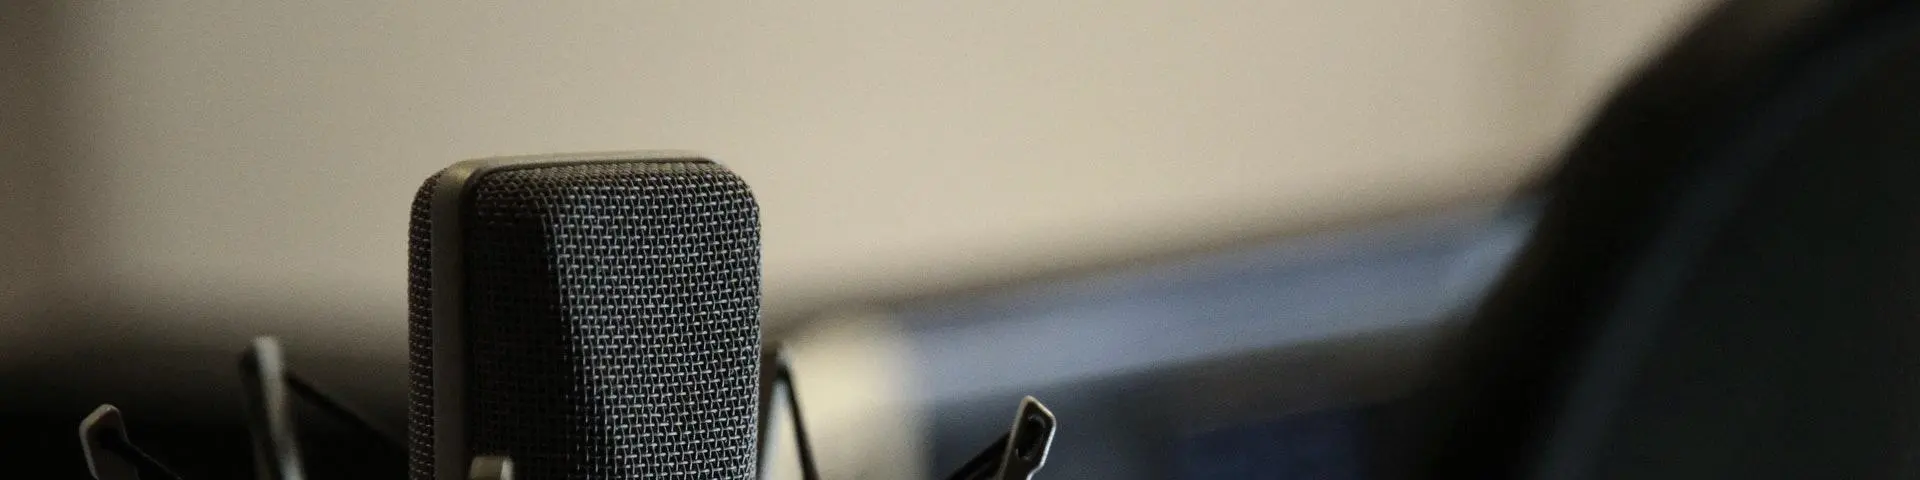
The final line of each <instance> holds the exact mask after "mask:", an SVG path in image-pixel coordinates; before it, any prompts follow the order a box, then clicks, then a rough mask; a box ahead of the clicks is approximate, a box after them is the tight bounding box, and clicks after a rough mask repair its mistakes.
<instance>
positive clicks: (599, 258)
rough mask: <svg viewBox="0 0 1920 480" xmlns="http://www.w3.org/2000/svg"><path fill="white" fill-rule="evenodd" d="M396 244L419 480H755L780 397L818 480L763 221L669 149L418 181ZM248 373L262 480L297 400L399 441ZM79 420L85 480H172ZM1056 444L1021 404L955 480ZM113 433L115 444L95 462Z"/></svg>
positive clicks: (718, 176) (506, 163)
mask: <svg viewBox="0 0 1920 480" xmlns="http://www.w3.org/2000/svg"><path fill="white" fill-rule="evenodd" d="M408 228H409V236H408V237H409V239H408V252H409V254H408V262H407V270H408V288H407V299H408V360H409V366H408V377H409V380H410V383H411V387H410V391H409V394H408V396H409V402H408V404H409V408H408V426H407V433H406V439H407V440H406V442H405V443H406V447H405V448H406V450H407V452H408V461H407V465H408V467H407V474H408V476H409V478H410V479H412V480H469V479H483V478H484V479H509V478H519V479H614V478H683V479H737V480H744V479H751V478H757V476H758V467H759V464H760V461H761V460H762V458H763V457H762V455H763V453H764V452H761V451H760V448H761V445H762V443H761V442H762V441H763V438H762V435H761V432H762V431H764V428H765V427H764V422H765V421H766V417H765V413H766V412H768V411H769V409H770V408H773V407H772V406H771V405H770V402H771V401H772V400H773V398H772V397H774V396H775V395H776V394H778V395H780V396H782V397H784V399H785V400H786V402H787V403H786V407H787V408H789V409H792V411H793V414H792V415H791V416H790V417H791V418H792V419H793V421H794V422H795V426H796V428H795V431H796V434H797V435H798V436H799V437H800V438H799V439H798V440H799V442H797V444H798V445H799V446H800V448H801V459H802V462H803V467H804V468H803V471H804V475H805V476H806V477H807V478H809V479H812V478H817V477H818V473H817V472H816V471H815V469H814V467H813V462H812V458H811V451H810V448H811V447H810V443H809V442H808V441H807V439H806V433H805V430H804V427H801V426H800V424H799V419H800V417H801V416H800V415H799V411H798V410H799V405H798V404H797V403H796V402H794V399H795V395H794V394H793V387H794V384H793V380H794V379H793V375H792V373H791V371H790V369H789V368H788V367H787V366H786V363H785V362H784V360H783V356H782V355H781V354H780V351H779V350H778V348H777V347H776V348H771V349H763V348H762V345H761V339H760V318H759V312H760V287H761V280H760V225H759V207H758V205H757V204H756V202H755V200H754V197H753V195H752V193H751V191H750V190H749V189H748V187H747V185H746V184H745V182H743V181H742V180H741V179H740V178H739V177H738V176H736V175H734V174H733V173H732V172H730V171H728V170H727V169H726V168H724V167H722V166H720V165H719V164H717V163H714V162H712V161H710V160H707V159H704V158H701V157H699V156H697V155H694V154H688V153H678V152H620V153H590V154H565V155H546V156H530V157H500V158H490V159H480V160H470V161H465V162H460V163H457V164H454V165H453V166H450V167H448V168H446V169H444V170H441V171H440V172H439V173H437V174H434V175H433V176H431V177H430V178H428V179H427V180H426V181H425V182H423V184H422V185H421V187H420V189H419V190H418V191H417V192H416V195H415V197H414V200H413V204H412V211H411V221H410V223H409V227H408ZM766 369H771V371H766ZM241 370H242V373H243V378H244V380H245V381H244V382H243V385H244V386H245V387H246V388H247V390H248V391H247V402H246V406H247V420H248V424H249V426H250V428H251V429H252V430H253V432H254V441H255V443H254V446H255V448H254V450H255V452H256V455H255V458H256V462H257V464H256V472H257V475H258V476H259V477H260V478H263V479H271V480H291V479H299V478H304V473H303V472H302V468H301V463H300V458H299V457H300V454H299V448H298V446H297V440H296V438H297V436H296V435H294V433H293V418H292V414H291V410H290V409H289V408H288V407H287V405H286V403H287V402H288V401H289V400H288V399H289V397H304V398H307V399H309V400H311V401H312V402H313V403H315V404H316V405H318V406H320V407H322V410H323V411H325V412H328V413H330V414H332V415H334V416H338V417H342V418H345V419H347V420H349V421H350V423H352V424H354V425H358V426H360V427H363V428H362V429H363V430H364V431H365V432H366V433H368V434H369V436H371V437H375V438H390V437H391V436H390V435H386V434H385V432H384V429H381V428H379V427H378V426H377V425H375V423H374V422H371V421H369V420H368V418H369V417H367V416H366V415H362V414H360V413H359V412H358V411H357V410H355V409H353V408H349V407H348V406H346V404H345V403H344V402H340V401H337V400H334V399H332V398H331V397H329V396H327V395H326V394H324V392H322V391H320V389H318V388H315V387H314V386H313V385H311V384H310V383H308V382H305V381H304V380H302V379H301V378H300V377H299V376H297V375H295V374H294V373H293V371H292V370H290V369H288V368H287V366H286V365H285V362H284V360H283V359H281V358H280V349H279V345H278V343H277V341H275V340H273V339H271V338H262V339H256V340H255V342H254V344H253V346H252V348H249V349H248V350H247V352H246V353H245V354H244V355H243V356H242V361H241ZM103 408H106V409H111V406H103ZM104 418H109V419H111V420H113V422H112V423H111V425H115V426H117V425H118V418H119V417H118V414H117V410H116V411H114V412H113V413H112V414H111V415H107V416H106V417H104ZM89 419H90V421H91V420H93V418H92V417H90V418H89ZM93 424H103V423H102V422H97V421H96V422H93ZM87 425H89V424H83V428H82V438H83V443H84V442H89V441H91V442H93V443H86V444H85V445H87V448H88V452H89V456H88V459H89V462H90V464H92V465H90V466H97V465H102V464H103V463H102V462H108V463H113V462H117V463H114V465H111V466H109V467H108V468H105V469H104V470H103V469H101V468H95V470H94V471H95V476H96V478H101V479H106V478H109V477H112V478H137V475H132V476H120V474H118V473H114V474H109V475H103V474H102V473H100V472H102V471H109V472H122V471H127V469H125V468H121V469H119V470H114V468H112V467H116V466H125V465H138V466H142V467H141V468H142V471H153V472H162V471H164V466H161V465H159V463H158V461H157V460H155V459H152V458H151V457H146V456H144V454H139V455H138V456H134V455H133V454H137V453H138V450H137V448H132V447H131V442H129V441H124V440H125V437H124V429H123V428H119V429H111V430H109V429H103V428H101V427H98V426H96V427H93V430H88V428H89V427H87ZM1054 428H1055V420H1054V417H1053V415H1052V413H1051V412H1050V411H1048V410H1047V409H1046V408H1045V407H1044V406H1042V405H1040V403H1039V402H1038V401H1036V400H1033V399H1032V398H1030V397H1029V398H1027V399H1026V400H1024V401H1023V402H1022V404H1021V406H1020V409H1019V410H1018V412H1017V414H1016V417H1015V422H1014V424H1013V428H1012V429H1011V430H1010V431H1009V432H1008V433H1007V434H1006V435H1003V436H1002V437H1001V438H1000V439H999V440H997V441H996V442H994V443H993V444H991V445H990V446H989V448H988V449H987V450H986V451H983V452H982V453H981V455H980V456H979V457H977V458H975V460H974V461H971V462H968V463H967V464H966V465H964V466H962V467H961V469H960V472H958V473H956V474H955V476H954V477H953V478H957V479H994V478H1023V479H1024V478H1030V477H1031V475H1032V472H1033V471H1035V470H1038V469H1039V467H1040V465H1041V464H1043V463H1044V461H1045V457H1046V451H1047V449H1048V448H1049V446H1050V445H1051V440H1052V438H1053V430H1054ZM102 432H106V433H102ZM113 432H118V436H117V437H116V436H115V435H113ZM115 438H118V439H119V440H122V441H119V442H117V443H115V442H108V443H110V444H111V445H115V446H121V445H124V446H125V447H126V448H117V449H111V451H110V452H108V453H103V454H102V455H100V456H98V457H96V456H94V455H92V452H95V451H106V450H105V449H102V448H96V447H97V446H98V445H102V443H101V439H107V440H113V439H115ZM116 452H117V453H116Z"/></svg>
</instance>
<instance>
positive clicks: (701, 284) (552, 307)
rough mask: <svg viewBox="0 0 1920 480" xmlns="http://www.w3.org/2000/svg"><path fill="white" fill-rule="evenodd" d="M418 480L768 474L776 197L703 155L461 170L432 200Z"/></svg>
mask: <svg viewBox="0 0 1920 480" xmlns="http://www.w3.org/2000/svg"><path fill="white" fill-rule="evenodd" d="M413 212H414V214H413V221H412V226H411V235H410V240H409V244H410V248H409V251H410V252H411V254H410V257H409V261H408V263H409V266H408V271H409V277H410V279H409V288H408V303H409V311H410V315H409V316H410V318H411V320H410V326H409V332H408V337H409V345H410V348H409V353H408V355H409V357H410V360H411V368H410V369H409V376H410V377H411V379H412V383H413V388H412V392H411V394H410V397H411V409H410V412H409V417H410V419H411V422H410V427H409V430H410V435H409V437H410V439H411V441H410V444H411V446H412V452H411V457H412V461H411V464H412V467H411V470H412V472H411V477H412V478H413V479H414V480H465V478H466V477H467V469H468V466H469V463H470V462H471V461H472V460H473V459H474V457H475V456H480V455H487V456H504V457H507V458H510V459H511V462H512V465H513V468H514V470H515V472H516V474H517V475H520V476H523V477H524V478H536V479H538V478H555V479H559V478H576V479H603V478H703V479H748V478H753V477H754V472H755V470H754V469H755V459H756V453H755V421H756V417H757V415H756V412H755V408H756V404H757V398H758V397H757V391H758V382H759V352H760V319H759V312H760V224H759V208H758V206H757V205H756V204H755V203H754V199H753V195H752V193H750V192H749V191H748V189H747V186H746V184H745V183H744V182H742V181H741V180H740V178H739V177H737V176H735V175H734V174H733V173H732V172H729V171H728V170H727V169H725V168H723V167H721V166H720V165H718V164H715V163H713V162H711V161H707V160H705V159H701V158H699V157H697V156H693V155H687V154H674V153H613V154H586V155H561V156H547V157H510V158H496V159H484V160H473V161H467V162H461V163H458V164H455V165H453V166H452V167H449V168H447V169H446V170H443V171H441V172H440V173H439V174H438V175H435V176H433V177H432V178H430V179H428V180H427V181H426V183H425V185H423V186H422V187H421V188H420V192H419V194H418V195H417V197H416V200H415V201H414V206H413Z"/></svg>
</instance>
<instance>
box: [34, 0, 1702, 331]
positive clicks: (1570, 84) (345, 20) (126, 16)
mask: <svg viewBox="0 0 1920 480" xmlns="http://www.w3.org/2000/svg"><path fill="white" fill-rule="evenodd" d="M1697 3H1698V2H1697V1H1695V0H1637V1H1587V0H1578V1H1577V0H1563V1H1544V0H1452V1H1439V2H1434V1H1414V0H1392V1H1389V0H1346V1H1272V0H1246V1H1201V2H1171V1H1144V0H1126V1H1099V2H1093V1H1086V2H1016V1H991V2H893V1H879V0H838V1H819V2H752V3H748V2H596V3H585V2H519V3H508V4H505V5H496V6H489V7H481V6H478V5H477V4H474V3H470V2H451V1H435V2H377V1H349V2H253V1H198V2H178V1H156V2H98V3H89V4H86V5H82V6H74V7H70V10H69V11H65V12H63V13H62V14H61V15H60V16H59V17H58V18H54V19H53V20H52V21H53V23H54V25H53V26H52V27H49V28H52V29H53V30H55V31H57V32H58V33H57V34H56V35H54V37H56V39H57V40H58V42H56V43H57V45H55V46H54V47H53V48H54V49H55V51H54V53H55V54H57V55H58V56H59V57H60V58H61V59H62V60H63V63H62V70H61V71H59V72H55V73H54V74H53V75H52V76H51V77H50V78H51V80H50V82H53V83H58V84H60V85H62V86H63V87H62V88H63V89H65V90H64V91H70V92H71V93H70V94H68V95H66V96H64V97H62V98H60V99H59V100H60V101H61V102H62V103H61V104H60V105H59V108H58V109H57V112H56V113H55V114H54V115H53V116H54V117H55V118H53V120H52V121H50V124H54V125H57V126H59V127H60V128H61V129H62V131H61V133H62V135H65V137H63V138H69V139H73V141H72V144H71V145H69V147H70V148H65V149H62V150H60V151H59V153H60V154H59V155H55V156H52V157H47V158H45V160H46V161H48V162H53V163H52V165H53V167H51V168H52V171H51V172H50V173H48V174H47V176H49V177H51V178H52V179H53V180H54V181H53V182H52V183H51V184H49V185H50V187H49V188H50V191H52V192H54V193H52V194H48V195H41V196H44V197H46V198H53V199H56V200H58V204H57V208H55V209H53V211H55V212H57V213H56V214H55V215H56V218H54V219H52V220H49V223H48V225H47V226H46V228H44V229H41V231H44V232H52V233H51V234H50V236H51V238H53V240H55V241H57V245H58V248H57V250H58V251H59V252H61V254H60V255H58V256H54V257H48V258H58V259H60V261H59V262H58V265H56V266H54V267H53V273H51V274H49V275H43V276H40V278H51V279H53V280H52V281H53V283H55V284H57V285H59V286H61V290H62V291H64V292H66V293H65V294H64V296H63V297H62V298H64V299H68V300H78V301H79V302H78V304H80V305H83V306H90V305H99V304H103V303H105V304H112V305H117V307H113V308H109V309H106V310H105V311H104V313H103V314H102V315H101V318H104V319H103V320H100V321H105V322H113V321H114V320H113V319H112V318H113V313H115V312H138V313H140V314H142V315H153V316H159V317H163V318H175V319H180V320H178V321H179V322H185V323H169V324H165V325H153V324H151V323H153V322H144V323H138V324H130V325H125V326H124V327H125V328H129V329H135V330H136V331H152V332H163V333H169V334H174V335H172V336H171V337H166V336H163V337H154V338H173V337H179V338H203V337H195V336H194V335H197V333H196V332H205V331H220V332H229V333H232V334H233V335H251V334H255V333H263V332H276V333H281V334H286V335H289V336H294V337H305V338H313V339H324V340H327V341H329V342H333V341H337V342H338V343H339V344H340V345H343V346H344V347H345V348H349V350H347V351H358V352H370V353H371V352H377V353H381V354H382V355H389V354H395V352H398V351H399V350H400V349H401V348H403V347H402V345H403V343H402V342H401V340H400V338H401V333H400V332H401V331H402V330H403V328H404V327H403V325H404V322H403V321H402V320H401V318H402V316H403V312H404V297H403V296H402V294H401V290H402V285H403V283H402V282H403V281H404V273H403V272H404V270H403V262H404V260H403V248H404V244H405V237H404V236H403V229H404V227H405V222H406V215H405V213H404V211H405V204H406V202H407V199H408V198H409V195H410V193H411V191H412V189H413V188H414V187H415V186H416V182H418V181H419V180H420V179H421V178H423V177H425V176H426V175H427V174H429V173H430V172H432V171H433V170H435V169H437V168H439V167H441V166H444V165H445V164H448V163H450V162H452V161H455V160H459V159H463V158H469V157H476V156H487V155H496V154H514V153H537V152H552V151H577V150H607V149H628V148H678V149H692V150H699V151H703V152H706V153H709V154H711V155H712V156H714V157H715V158H717V159H720V160H722V161H723V162H726V163H728V164H730V165H731V166H733V167H734V168H735V169H737V170H739V171H740V172H741V173H742V175H744V176H745V177H746V178H747V180H748V181H749V182H750V183H751V184H753V185H754V187H755V189H756V191H757V192H758V194H759V197H760V200H761V202H762V204H763V208H764V210H763V214H764V222H765V235H766V238H765V240H766V260H767V263H766V278H767V286H766V288H767V294H768V302H769V303H768V309H769V312H770V313H772V314H774V315H781V314H783V313H789V312H798V311H802V310H804V309H809V308H813V307H818V306H822V305H826V304H830V303H833V302H836V301H839V300H843V299H846V298H860V297H866V296H873V295H890V294H898V293H905V292H912V291H920V290H926V289H933V288H940V287H944V286H952V285H962V284H972V283H978V282H982V281H989V280H991V279H993V278H1002V277H1005V276H1008V275H1015V274H1019V273H1022V272H1027V271H1033V270H1044V269H1050V268H1058V267H1064V266H1072V265H1079V264H1084V263H1088V262H1099V261H1104V260H1110V259H1115V258H1125V257H1129V256H1133V255H1138V254H1141V253H1145V252H1151V251H1155V250H1160V249H1167V248H1178V247H1180V246H1182V245H1189V244H1197V243H1208V242H1216V241H1221V240H1223V239H1229V238H1234V237H1241V236H1254V235H1265V234H1270V233H1272V232H1282V231H1287V230H1290V229H1295V228H1300V227H1301V226H1303V225H1313V224H1320V223H1324V222H1328V221H1337V220H1340V219H1348V218H1357V217H1364V216H1368V215H1373V214H1378V213H1381V212H1390V211H1398V210H1405V209H1408V208H1413V207H1417V206H1420V205H1428V204H1433V203H1445V202H1457V201H1469V200H1474V199H1486V198H1491V197H1497V196H1498V195H1500V194H1501V193H1503V192H1505V191H1507V190H1508V189H1510V188H1512V187H1513V186H1514V185H1516V184H1517V182H1520V181H1522V180H1523V179H1525V178H1527V176H1528V175H1530V174H1531V173H1532V172H1534V171H1535V170H1536V169H1537V168H1538V167H1539V162H1538V161H1536V159H1538V158H1541V157H1542V156H1543V155H1544V154H1546V153H1548V152H1550V151H1551V150H1552V148H1553V146H1554V145H1555V144H1556V142H1557V141H1558V139H1559V138H1560V137H1561V136H1562V135H1564V134H1565V133H1566V132H1568V131H1569V130H1570V129H1571V128H1572V126H1573V125H1574V124H1575V122H1576V121H1577V119H1578V118H1579V113H1580V112H1581V111H1582V110H1583V108H1584V106H1585V105H1586V104H1588V103H1590V102H1591V101H1592V100H1593V98H1595V97H1596V95H1597V94H1599V93H1601V92H1603V91H1604V87H1605V86H1606V85H1607V84H1608V82H1610V81H1611V79H1612V78H1613V77H1614V76H1615V75H1617V74H1618V73H1619V72H1621V71H1623V69H1624V68H1625V67H1626V66H1627V65H1629V64H1630V63H1631V61H1632V60H1633V59H1634V58H1637V54H1638V52H1640V51H1641V50H1643V49H1644V48H1646V47H1647V46H1648V45H1649V44H1651V43H1653V42H1654V41H1655V40H1656V39H1658V38H1659V37H1660V35H1661V32H1663V31H1664V29H1665V28H1667V27H1669V26H1671V25H1674V24H1675V22H1676V20H1677V19H1679V18H1682V17H1683V15H1684V14H1685V13H1686V12H1688V11H1689V10H1691V9H1692V8H1694V5H1695V4H1697ZM7 132H9V133H8V134H9V135H20V134H19V133H18V132H17V131H16V130H7ZM9 138H12V137H9ZM12 153H13V151H11V150H9V154H12ZM8 167H9V168H25V169H29V170H31V169H33V168H37V167H33V166H32V164H30V163H21V162H13V164H12V165H9V166H8ZM8 187H9V192H8V195H9V197H14V196H15V195H17V194H18V193H16V191H15V190H14V188H15V186H14V185H12V184H11V183H9V184H8ZM36 198H37V197H36ZM10 199H11V198H10ZM9 203H11V202H9ZM16 210H19V209H18V208H15V209H11V210H7V211H6V212H8V214H9V215H16V214H17V212H16ZM9 221H12V220H9ZM7 238H8V239H9V241H12V239H13V238H14V237H13V236H9V237H7ZM36 257H38V256H37V255H36ZM6 258H7V259H8V260H7V261H18V260H17V258H23V257H21V256H20V255H18V254H16V255H13V256H9V257H6ZM8 285H11V284H8ZM10 291H13V290H10ZM116 309H117V310H116ZM288 311H300V312H303V313H300V314H297V315H276V314H275V313H276V312H278V313H285V312H288ZM163 323H164V322H163ZM44 327H45V328H49V329H51V328H56V327H54V326H51V325H45V326H44ZM181 332H185V333H181ZM211 341H219V342H227V343H230V342H231V339H230V338H229V337H216V338H214V339H213V340H211Z"/></svg>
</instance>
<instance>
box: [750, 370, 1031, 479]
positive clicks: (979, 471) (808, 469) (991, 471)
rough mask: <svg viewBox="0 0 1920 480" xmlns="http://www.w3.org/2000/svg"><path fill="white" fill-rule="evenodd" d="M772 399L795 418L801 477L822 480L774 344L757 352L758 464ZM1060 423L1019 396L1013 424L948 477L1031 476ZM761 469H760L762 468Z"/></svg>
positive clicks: (764, 451) (793, 389)
mask: <svg viewBox="0 0 1920 480" xmlns="http://www.w3.org/2000/svg"><path fill="white" fill-rule="evenodd" d="M776 398H779V399H783V400H785V401H786V406H787V417H788V418H789V419H790V421H792V422H793V434H794V439H793V440H794V447H795V449H796V450H797V451H798V452H797V453H798V454H799V457H800V477H801V479H802V480H820V471H819V467H818V465H817V463H815V461H814V459H813V445H812V442H811V441H810V440H809V439H808V436H807V427H806V422H805V421H804V420H802V418H801V417H802V415H801V409H800V395H799V393H798V392H797V389H796V387H795V386H794V381H793V367H792V366H791V365H790V364H789V362H788V360H787V354H786V351H785V349H784V348H782V346H781V345H778V344H775V345H770V346H768V347H767V348H765V349H762V350H761V351H760V408H759V410H760V418H759V424H760V435H759V439H760V440H759V442H760V443H759V445H758V449H757V451H758V454H759V458H758V459H757V461H759V462H760V465H761V466H762V467H764V466H765V465H766V458H767V440H768V437H770V436H771V435H770V432H769V431H768V429H770V428H772V421H771V419H772V414H773V405H772V403H773V402H774V400H775V399H776ZM1058 426H1059V421H1058V419H1056V418H1054V416H1053V411H1052V410H1048V409H1047V406H1046V405H1043V404H1041V403H1040V400H1037V399H1034V398H1033V397H1026V398H1022V399H1021V400H1020V408H1019V409H1018V411H1017V412H1016V413H1015V415H1014V419H1013V427H1012V428H1011V429H1010V430H1008V431H1007V433H1005V434H1002V435H1000V437H999V438H998V439H995V440H994V441H993V442H992V443H990V444H988V445H987V448H986V449H984V450H981V451H980V453H979V454H976V455H974V457H973V459H971V460H967V462H966V463H964V464H961V466H960V468H959V469H958V470H957V471H955V472H954V473H953V474H952V475H949V476H948V477H947V479H948V480H1030V479H1032V478H1033V474H1034V473H1035V472H1038V471H1039V470H1040V467H1041V466H1043V465H1045V464H1046V462H1047V453H1048V451H1049V450H1051V449H1052V447H1053V434H1054V430H1055V429H1056V428H1058ZM762 472H763V474H764V468H763V469H762Z"/></svg>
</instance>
